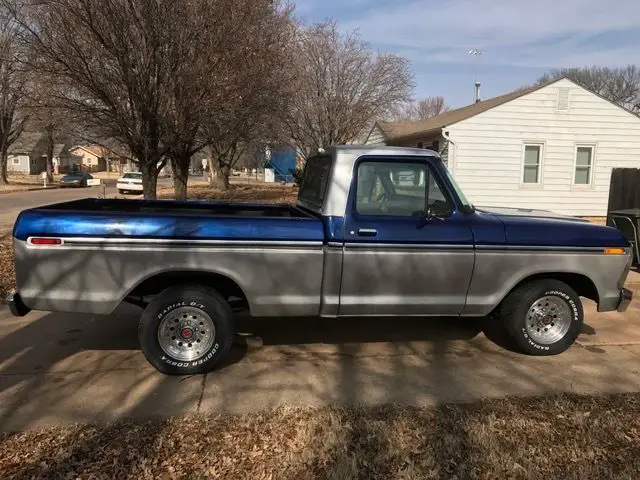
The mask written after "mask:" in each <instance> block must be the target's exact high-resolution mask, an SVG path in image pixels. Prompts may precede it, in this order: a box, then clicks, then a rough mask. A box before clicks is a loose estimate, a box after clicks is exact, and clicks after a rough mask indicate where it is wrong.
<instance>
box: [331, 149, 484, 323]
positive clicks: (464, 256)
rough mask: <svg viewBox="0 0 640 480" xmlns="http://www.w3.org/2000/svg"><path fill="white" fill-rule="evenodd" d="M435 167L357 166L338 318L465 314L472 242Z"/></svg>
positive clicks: (403, 163) (421, 162) (427, 162)
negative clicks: (339, 316)
mask: <svg viewBox="0 0 640 480" xmlns="http://www.w3.org/2000/svg"><path fill="white" fill-rule="evenodd" d="M435 161H437V160H435V159H430V158H429V157H417V158H413V157H409V158H407V157H401V158H398V159H393V158H389V157H383V158H381V157H363V158H360V159H359V160H358V161H357V162H356V165H355V170H354V180H353V183H352V188H351V191H350V194H349V200H348V204H347V209H346V215H345V244H344V257H343V269H342V285H341V290H340V309H339V314H340V315H458V314H460V312H461V311H462V309H463V308H464V305H465V301H466V294H467V289H468V287H469V282H470V280H471V274H472V271H473V264H474V250H473V236H472V232H471V229H470V227H469V225H468V224H467V221H466V219H465V213H463V212H460V211H459V210H458V209H457V208H456V204H455V197H453V196H452V192H449V191H447V189H446V188H445V187H444V185H445V183H444V182H443V180H442V177H441V174H442V172H439V171H438V169H437V168H435V163H434V162H435ZM439 166H440V168H445V167H443V166H442V164H440V165H439Z"/></svg>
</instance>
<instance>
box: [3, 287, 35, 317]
mask: <svg viewBox="0 0 640 480" xmlns="http://www.w3.org/2000/svg"><path fill="white" fill-rule="evenodd" d="M7 304H8V305H9V310H10V311H11V314H12V315H14V316H16V317H24V316H25V315H26V314H27V313H29V312H30V311H31V309H30V308H29V307H27V306H26V305H25V304H24V303H22V298H20V294H19V293H12V294H10V295H9V296H8V297H7Z"/></svg>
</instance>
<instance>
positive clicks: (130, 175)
mask: <svg viewBox="0 0 640 480" xmlns="http://www.w3.org/2000/svg"><path fill="white" fill-rule="evenodd" d="M122 178H142V174H141V173H138V172H129V173H125V174H124V175H123V176H122Z"/></svg>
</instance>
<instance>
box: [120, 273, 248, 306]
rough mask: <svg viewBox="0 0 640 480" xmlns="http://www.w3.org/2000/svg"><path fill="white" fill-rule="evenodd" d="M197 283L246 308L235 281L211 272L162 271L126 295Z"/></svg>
mask: <svg viewBox="0 0 640 480" xmlns="http://www.w3.org/2000/svg"><path fill="white" fill-rule="evenodd" d="M184 284H192V285H193V284H198V285H203V286H205V287H210V288H213V289H215V290H216V291H217V292H218V293H219V294H220V295H222V296H223V297H224V298H226V299H227V300H232V301H233V302H234V303H236V304H241V305H242V306H244V307H246V308H248V307H249V302H248V300H247V296H246V295H245V294H244V292H243V291H242V288H240V285H238V284H237V283H236V282H235V281H233V280H232V279H230V278H229V277H227V276H225V275H221V274H219V273H212V272H193V271H175V272H163V273H159V274H157V275H154V276H152V277H149V278H147V279H146V280H143V281H142V282H141V283H139V284H138V285H136V286H135V287H134V289H133V290H131V292H129V295H128V297H134V298H144V297H148V296H153V295H156V294H158V293H160V292H161V291H163V290H164V289H166V288H169V287H173V286H176V285H184Z"/></svg>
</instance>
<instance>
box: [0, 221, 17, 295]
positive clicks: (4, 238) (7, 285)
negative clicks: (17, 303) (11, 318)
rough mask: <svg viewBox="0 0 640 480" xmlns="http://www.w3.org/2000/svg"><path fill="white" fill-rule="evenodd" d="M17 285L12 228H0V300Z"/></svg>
mask: <svg viewBox="0 0 640 480" xmlns="http://www.w3.org/2000/svg"><path fill="white" fill-rule="evenodd" d="M15 286H16V278H15V269H14V265H13V245H12V243H11V230H10V229H9V228H0V302H1V301H3V300H4V299H5V297H6V296H7V295H8V294H9V292H10V291H11V290H13V289H14V288H15Z"/></svg>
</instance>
